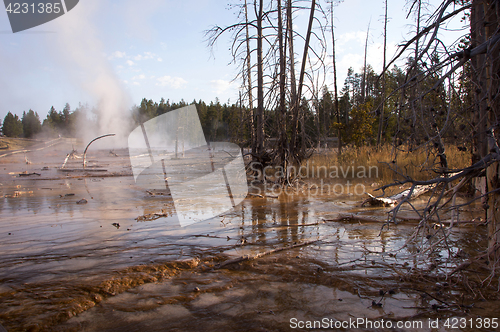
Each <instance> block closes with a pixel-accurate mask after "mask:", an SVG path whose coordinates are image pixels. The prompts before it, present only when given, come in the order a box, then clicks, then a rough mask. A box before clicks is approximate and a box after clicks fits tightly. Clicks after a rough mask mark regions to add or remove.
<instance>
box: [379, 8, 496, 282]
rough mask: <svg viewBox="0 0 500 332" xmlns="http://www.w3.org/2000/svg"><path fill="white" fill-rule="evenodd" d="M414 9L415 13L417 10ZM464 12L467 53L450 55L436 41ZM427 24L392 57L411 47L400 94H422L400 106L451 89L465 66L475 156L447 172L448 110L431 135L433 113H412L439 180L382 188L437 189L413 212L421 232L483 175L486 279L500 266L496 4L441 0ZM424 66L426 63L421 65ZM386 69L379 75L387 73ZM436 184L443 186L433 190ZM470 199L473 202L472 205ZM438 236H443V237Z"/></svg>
mask: <svg viewBox="0 0 500 332" xmlns="http://www.w3.org/2000/svg"><path fill="white" fill-rule="evenodd" d="M415 3H416V4H420V1H419V0H416V1H415ZM453 6H455V7H453ZM418 8H420V6H418ZM418 8H417V10H419V9H418ZM467 10H471V12H470V32H469V33H468V34H467V36H466V37H468V38H469V40H470V43H469V45H468V47H467V48H465V49H462V50H457V51H455V52H453V51H451V50H449V49H447V48H446V45H443V43H442V42H441V41H440V40H439V39H438V32H439V29H440V27H441V26H442V25H443V24H445V23H446V22H447V21H448V20H449V19H451V18H453V17H455V16H456V15H458V14H460V13H462V12H464V11H467ZM432 19H433V21H432V22H430V25H429V26H427V27H425V28H423V29H420V27H419V28H418V29H417V34H416V36H415V37H413V38H412V39H411V40H409V41H408V42H406V43H405V44H404V45H402V47H401V49H400V51H399V52H398V55H397V56H396V58H395V59H397V58H398V57H400V56H401V55H402V54H403V53H404V52H405V51H406V50H408V49H409V48H410V47H411V46H412V45H413V46H414V47H416V53H415V56H414V58H413V59H412V64H411V67H412V68H413V69H417V68H419V70H414V71H409V72H412V75H409V76H408V77H407V80H406V82H405V83H404V84H403V85H402V86H401V87H400V88H399V89H409V88H411V87H412V86H415V84H422V85H421V87H420V88H422V89H421V90H415V91H418V94H417V95H415V96H411V97H410V98H409V99H408V100H407V101H406V103H404V105H402V106H401V107H406V108H410V109H411V104H412V103H414V104H416V103H417V102H419V101H420V100H422V99H423V98H424V97H429V96H430V97H432V94H435V93H436V91H439V89H441V88H440V87H441V86H442V84H443V82H445V81H447V82H448V83H447V84H448V86H449V87H450V88H452V89H453V88H454V85H453V81H452V80H451V79H450V78H451V77H452V76H453V75H455V73H456V72H458V71H461V70H463V71H464V73H466V71H465V70H464V66H465V65H466V64H467V63H470V65H471V66H470V67H471V68H472V69H471V70H470V75H471V76H470V79H471V80H472V82H473V85H474V90H473V91H472V93H475V94H476V95H475V101H476V102H475V109H474V112H473V114H472V117H473V119H472V124H473V125H474V131H473V137H474V144H475V154H476V155H475V156H474V161H473V163H472V165H471V166H469V167H467V168H465V169H462V170H449V169H447V163H446V155H445V151H444V150H442V146H441V145H442V134H443V132H444V130H445V128H446V125H447V123H448V122H449V121H450V120H449V119H450V118H453V110H452V109H450V107H449V106H448V108H447V109H446V112H445V116H446V118H445V120H443V121H445V123H444V124H443V125H442V126H441V127H439V126H438V125H436V126H432V127H433V128H434V129H433V130H429V129H428V128H429V127H425V124H423V123H422V122H424V121H431V120H432V119H433V117H434V115H433V114H434V113H433V112H431V111H430V112H428V113H427V114H424V113H422V112H420V113H416V114H415V115H416V117H415V119H414V121H415V124H416V125H419V126H421V127H420V128H423V129H424V130H428V132H427V133H426V135H427V137H428V138H430V142H429V143H427V144H431V143H432V144H433V146H434V147H435V149H436V151H437V156H438V159H439V165H440V167H439V170H438V172H439V173H440V174H441V175H440V176H438V177H436V178H434V179H431V180H427V181H415V180H413V179H410V178H408V177H406V178H405V180H404V181H399V182H398V183H397V184H395V183H394V184H390V185H387V186H384V187H382V189H385V188H387V187H389V186H393V185H400V184H401V183H408V182H410V183H411V184H412V188H415V187H416V186H422V185H424V186H425V185H436V189H435V190H434V193H433V197H434V201H433V202H432V204H431V203H430V202H429V205H428V206H427V207H426V208H424V209H423V210H416V209H415V212H417V213H418V214H419V215H420V217H421V224H420V227H424V225H425V223H426V221H427V220H429V219H430V218H433V217H437V220H440V217H441V215H442V214H443V213H444V211H446V207H445V206H446V205H447V204H448V203H449V202H450V201H451V200H452V199H451V198H450V199H447V198H445V197H446V194H447V193H450V192H452V193H456V192H457V191H458V189H460V188H461V187H463V186H464V185H465V184H466V183H467V182H468V181H470V180H471V179H473V178H476V177H478V176H481V175H482V174H485V175H486V187H485V190H484V192H483V193H481V195H482V197H484V198H485V200H484V209H485V215H486V218H485V221H486V223H487V225H488V248H485V249H487V250H486V257H488V259H489V260H490V264H489V265H488V266H489V267H490V268H491V269H492V274H491V276H494V275H495V270H496V269H498V267H499V266H500V181H499V180H498V179H499V178H500V168H499V161H500V148H499V146H498V141H499V138H500V137H499V131H500V128H499V124H500V123H499V119H500V94H499V92H500V57H499V55H500V50H499V47H500V44H499V41H500V3H499V2H498V1H495V0H472V1H470V2H467V1H464V2H463V4H462V5H460V6H458V5H457V4H456V1H454V0H444V1H443V2H442V3H441V5H440V6H439V7H438V9H437V10H436V12H435V13H434V14H433V15H432ZM424 37H425V38H426V39H425V43H423V42H422V40H424ZM419 41H420V42H422V46H421V47H420V46H417V45H418V43H419ZM438 47H442V48H444V49H443V50H442V52H441V53H437V51H436V50H437V49H438ZM395 59H393V60H392V61H391V62H390V63H389V64H388V66H390V65H391V64H392V62H393V61H395ZM433 59H434V60H433ZM427 61H429V63H426V62H427ZM388 66H386V68H384V70H387V67H388ZM382 74H383V73H382ZM428 77H435V82H434V84H433V85H432V86H428V87H426V86H424V85H423V82H424V79H425V78H428ZM430 97H429V98H430ZM450 173H453V174H450ZM454 181H455V182H454ZM457 181H458V184H457V183H456V182H457ZM438 184H442V185H441V186H438ZM450 187H451V188H450ZM474 200H475V199H472V201H474ZM404 203H405V200H403V201H401V202H400V203H399V204H398V205H397V206H396V207H395V208H394V209H393V210H392V217H395V216H396V214H397V213H398V211H399V208H400V207H401V205H402V204H404ZM452 208H454V207H452ZM455 209H456V208H455ZM457 211H458V210H457ZM443 235H446V234H444V232H443Z"/></svg>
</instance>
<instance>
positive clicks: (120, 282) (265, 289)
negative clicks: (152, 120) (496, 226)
mask: <svg viewBox="0 0 500 332" xmlns="http://www.w3.org/2000/svg"><path fill="white" fill-rule="evenodd" d="M69 151H71V148H70V147H67V146H66V147H64V146H61V147H59V149H55V150H51V151H50V152H45V153H43V154H41V153H40V152H38V153H37V154H27V156H26V157H27V158H28V160H30V161H31V164H26V162H25V158H24V155H16V156H11V157H6V158H2V159H0V169H1V170H2V172H1V173H0V182H1V184H2V185H1V186H0V188H1V193H2V197H3V198H0V211H1V215H0V239H1V241H0V255H1V259H0V323H1V324H2V325H3V326H4V327H6V328H7V330H8V331H25V330H28V331H38V330H40V331H146V330H147V331H166V330H168V331H199V330H203V331H219V330H223V329H224V330H231V331H259V330H262V331H286V330H297V329H298V330H301V328H299V327H302V326H304V328H305V327H307V325H300V324H307V322H314V321H321V322H322V324H327V322H328V324H329V325H328V324H327V325H328V327H332V326H334V324H336V322H337V324H340V323H342V322H347V321H349V320H356V319H358V318H359V319H361V318H366V319H371V320H373V322H375V324H377V322H378V323H379V324H380V321H381V320H382V319H385V320H389V321H391V323H392V324H396V323H397V322H398V321H401V322H414V323H415V322H416V323H415V324H418V322H422V324H423V325H422V326H418V325H416V328H415V329H403V330H415V331H417V330H419V331H420V330H422V329H423V330H431V328H430V326H429V319H436V318H441V319H442V320H441V321H440V324H441V325H440V326H439V329H435V330H446V328H445V327H444V325H443V324H444V323H445V322H446V319H447V318H450V317H455V316H456V317H473V318H474V319H476V318H477V316H478V315H483V316H484V317H491V318H493V317H494V315H495V314H496V313H498V312H500V310H497V309H500V306H499V303H498V302H497V301H496V300H495V299H494V298H491V297H490V298H488V299H487V301H486V302H479V301H478V300H477V299H476V298H473V297H472V296H469V295H463V296H462V298H463V301H464V304H467V305H470V304H474V305H475V307H473V308H472V309H470V310H469V309H468V310H455V311H453V310H449V308H447V309H448V310H441V311H439V310H438V309H439V308H438V309H436V310H433V309H432V308H433V306H434V307H435V308H436V307H439V306H442V304H443V303H442V302H447V303H448V302H450V303H451V302H452V299H454V297H453V296H455V297H457V296H461V295H460V294H458V293H457V292H459V291H457V290H454V289H453V288H452V287H451V286H447V284H451V283H452V281H451V280H449V281H447V284H446V283H445V281H439V282H437V281H436V280H435V279H432V278H429V280H427V281H425V280H423V281H422V282H420V283H415V282H414V281H409V279H408V278H407V277H406V273H408V274H411V273H412V271H416V270H417V269H420V270H419V271H421V270H422V269H424V270H425V269H429V271H431V270H432V268H431V266H432V264H436V265H439V269H440V270H441V271H444V272H446V271H447V270H449V269H452V268H453V266H454V265H452V264H451V262H450V263H449V264H448V263H442V261H443V260H444V259H445V258H447V257H449V256H451V257H455V256H456V255H457V254H458V250H457V249H455V247H453V246H452V249H451V250H447V249H446V248H445V247H443V246H437V247H436V250H435V251H434V253H433V256H431V258H426V257H427V256H425V257H421V258H416V257H418V256H416V255H415V254H416V251H417V250H420V249H419V248H418V243H416V244H415V243H411V244H410V245H408V246H406V247H405V246H404V245H405V243H406V241H407V239H408V238H409V237H410V235H411V234H412V233H413V231H414V226H415V224H412V225H404V224H399V225H391V227H389V228H384V230H383V231H381V224H382V223H381V222H378V223H367V222H364V223H358V222H356V223H346V222H341V221H335V222H332V221H329V222H323V221H324V220H328V219H335V218H336V217H337V216H338V215H339V214H344V213H359V214H360V215H363V216H369V217H372V218H376V219H378V220H380V221H383V220H385V219H386V213H387V211H388V210H389V209H388V208H359V203H360V202H361V201H362V200H363V199H364V197H360V196H356V195H335V196H332V195H324V194H323V195H319V194H318V195H316V194H311V191H310V190H309V191H308V190H307V189H304V188H301V189H304V190H303V191H298V192H293V191H292V192H289V194H282V195H280V196H279V197H278V198H271V197H266V198H260V197H252V196H249V197H247V199H246V200H244V201H243V203H242V204H240V205H238V206H237V207H236V208H235V209H233V210H232V211H228V212H227V213H225V214H223V215H222V216H219V217H216V218H213V219H211V220H207V221H204V222H200V223H196V224H193V225H190V226H188V227H180V225H179V223H178V221H177V219H176V217H175V213H174V207H173V204H172V200H171V199H170V198H169V197H168V196H164V195H155V196H152V195H150V194H148V193H147V192H146V191H145V190H144V189H141V188H139V187H137V186H135V183H134V179H133V177H132V176H131V172H130V165H129V162H128V156H127V155H126V151H121V150H120V151H116V152H117V154H118V157H115V156H112V155H110V154H109V152H108V151H104V150H102V151H95V152H94V153H93V154H89V165H91V166H92V167H94V168H95V167H101V169H105V171H103V172H91V173H88V174H87V175H85V173H83V172H67V173H63V172H59V171H57V167H59V166H60V164H61V163H62V161H63V160H64V157H65V156H66V153H68V152H69ZM44 167H46V168H48V169H45V170H42V169H43V168H44ZM67 167H73V168H77V167H81V166H79V164H78V160H77V161H70V162H69V163H68V165H67ZM22 171H27V172H28V173H31V172H36V173H39V174H40V175H39V176H38V175H32V176H22V177H19V176H18V175H16V174H9V173H16V172H17V173H18V172H22ZM366 186H367V187H369V183H366ZM81 199H86V200H87V203H85V204H77V202H78V201H80V200H81ZM424 203H425V199H422V200H421V201H417V202H416V203H415V204H416V206H418V205H419V204H420V205H422V204H424ZM151 213H161V214H162V215H163V217H161V218H158V219H155V220H147V219H148V218H145V219H146V220H143V221H141V220H136V218H138V217H140V216H143V215H148V214H151ZM405 213H407V214H409V213H410V212H409V211H407V212H405ZM484 234H485V230H484V229H482V228H478V229H475V228H471V227H464V228H457V229H456V230H455V231H453V232H452V234H451V237H450V238H449V240H450V242H452V244H453V243H455V242H456V243H459V244H460V248H461V250H462V252H464V253H466V254H467V255H473V254H476V253H477V252H478V251H479V249H480V248H481V245H484V239H485V236H484ZM425 241H427V240H425ZM428 241H429V242H432V241H433V238H430V239H429V240H428ZM301 243H308V244H307V245H304V246H298V247H296V248H293V249H287V250H282V251H279V252H274V253H271V254H269V255H266V256H263V257H260V258H258V259H254V260H250V261H246V262H242V263H235V264H230V265H227V266H224V267H223V268H218V266H219V265H218V264H221V263H223V262H225V261H227V260H228V259H232V258H236V257H240V256H243V255H256V254H258V253H262V252H265V251H270V250H272V249H276V248H282V247H286V246H289V245H293V244H301ZM454 263H456V261H454ZM447 264H448V265H447ZM423 279H425V278H423ZM454 292H455V293H456V294H455V293H454ZM431 293H432V294H431ZM440 301H442V302H440ZM486 308H488V309H486ZM294 319H295V320H294ZM338 322H340V323H338ZM373 322H372V323H373ZM294 324H295V327H297V328H295V329H294V328H292V327H294ZM311 324H312V323H311ZM332 324H333V325H332ZM325 326H326V325H322V326H321V327H325ZM394 326H395V325H394ZM343 327H344V328H345V330H356V329H357V328H366V327H367V326H366V325H360V326H356V328H354V327H353V325H348V326H343ZM382 327H385V328H386V330H398V329H395V328H388V327H387V326H382ZM450 328H451V327H450ZM372 329H373V330H380V326H378V327H377V326H375V327H373V326H372ZM368 330H370V326H368ZM399 330H401V329H399ZM454 330H456V329H454ZM459 330H468V327H466V328H462V329H459ZM472 330H474V329H472ZM486 330H488V329H486ZM490 330H491V329H490Z"/></svg>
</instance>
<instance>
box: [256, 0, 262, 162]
mask: <svg viewBox="0 0 500 332" xmlns="http://www.w3.org/2000/svg"><path fill="white" fill-rule="evenodd" d="M255 1H256V0H255ZM263 7H264V1H263V0H259V14H258V16H257V128H256V129H257V133H256V135H255V136H256V138H257V155H259V156H262V155H263V153H264V70H263V58H262V38H263V35H262V20H263Z"/></svg>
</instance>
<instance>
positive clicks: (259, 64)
mask: <svg viewBox="0 0 500 332" xmlns="http://www.w3.org/2000/svg"><path fill="white" fill-rule="evenodd" d="M283 2H284V3H282V0H280V1H264V0H254V2H253V3H247V2H245V4H244V5H243V6H241V7H240V15H239V17H240V18H241V17H244V19H243V20H242V21H241V22H239V23H236V24H233V25H230V26H227V27H219V26H215V27H213V28H211V29H210V30H208V31H207V37H208V38H207V39H208V44H209V46H213V45H214V44H215V42H216V41H217V40H218V39H219V38H220V36H222V35H223V34H225V33H227V32H232V33H233V37H232V40H233V42H232V44H231V52H232V55H233V59H234V62H235V63H239V64H240V66H242V67H245V68H242V70H241V71H240V73H243V74H242V78H243V79H244V80H245V81H246V83H245V85H246V86H247V87H248V92H247V93H246V94H247V97H248V99H249V101H250V102H251V100H252V89H257V107H256V109H255V116H254V117H253V119H255V126H254V129H255V130H254V131H253V132H252V134H253V136H252V147H254V146H255V148H254V149H252V156H253V159H254V161H255V162H258V163H262V162H271V163H272V164H274V165H275V166H281V167H283V168H284V169H288V165H290V164H294V165H299V164H300V163H301V161H302V160H303V159H304V158H305V157H307V156H308V153H309V150H308V149H309V145H308V144H306V143H305V142H306V141H307V142H308V140H307V138H306V131H305V116H304V113H303V110H302V109H303V108H302V102H303V98H304V95H305V94H306V93H305V92H306V91H307V98H310V97H311V94H310V92H311V91H314V90H315V89H314V84H315V83H314V75H316V74H315V73H314V71H315V70H318V68H317V67H321V66H323V65H324V63H323V60H322V57H323V52H318V51H317V50H315V49H313V48H312V47H311V46H310V44H311V39H312V38H315V39H316V40H322V39H323V38H324V36H323V35H318V34H317V33H315V32H314V31H313V24H314V23H316V24H319V25H320V29H319V31H322V23H321V20H320V19H319V18H317V17H316V13H320V14H324V13H323V11H322V9H321V6H320V5H319V4H318V3H317V2H316V0H313V1H311V3H310V5H309V4H308V5H307V6H306V7H301V6H299V5H298V4H300V2H294V1H292V0H285V1H283ZM252 6H253V10H250V8H251V7H252ZM299 10H308V11H309V24H308V29H307V32H306V33H305V34H303V35H301V34H299V33H298V32H297V31H295V30H294V28H293V19H294V15H295V12H296V11H299ZM250 14H251V15H253V17H252V18H251V17H250ZM250 30H253V31H255V33H254V34H252V33H251V32H250ZM297 41H298V42H299V44H298V45H300V46H302V45H303V52H302V53H301V54H300V55H301V57H302V62H301V67H300V71H298V72H297V71H296V56H297V55H298V54H297V53H296V51H295V49H294V47H295V46H296V42H297ZM319 44H321V45H324V44H325V43H324V42H322V41H320V43H319ZM251 55H255V56H254V58H253V59H255V61H256V62H255V63H253V64H250V61H251V60H253V59H252V58H251ZM311 56H313V57H315V59H319V60H318V61H316V62H315V63H319V64H318V66H317V67H314V68H313V69H311V68H312V67H313V66H312V65H310V66H309V67H307V64H308V63H309V64H311V61H310V60H311ZM241 59H244V61H241ZM252 70H253V72H252ZM255 74H256V80H255V81H256V83H257V84H256V85H252V83H253V82H254V81H253V80H252V79H251V77H252V76H253V75H255ZM254 77H255V76H254ZM297 77H298V80H297ZM316 78H317V77H316ZM316 90H318V89H316ZM272 112H274V116H272V117H271V116H270V115H271V114H272ZM269 118H272V119H273V120H275V121H276V123H278V124H279V128H276V126H273V127H269V125H268V124H267V123H268V121H269ZM271 135H276V136H277V138H278V139H277V142H278V144H275V145H274V146H272V147H271V146H269V144H267V145H266V144H265V141H266V136H271ZM286 178H288V175H287V176H286Z"/></svg>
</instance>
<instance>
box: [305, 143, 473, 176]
mask: <svg viewBox="0 0 500 332" xmlns="http://www.w3.org/2000/svg"><path fill="white" fill-rule="evenodd" d="M445 149H446V157H447V160H448V165H449V168H450V169H459V168H463V167H467V166H469V165H470V160H471V156H470V152H464V151H459V150H458V148H457V147H456V146H453V145H448V146H446V147H445ZM302 166H305V167H307V168H308V170H309V172H308V174H309V177H311V175H312V174H313V172H312V171H313V170H314V171H315V173H314V176H312V177H325V176H324V175H325V172H324V170H325V167H326V169H328V170H329V172H328V175H329V174H335V171H336V170H338V172H337V173H338V174H339V177H340V178H359V177H360V176H358V175H362V174H363V169H364V170H365V171H366V172H365V174H366V175H367V176H366V177H370V178H372V179H373V181H374V182H382V183H389V182H392V181H394V180H400V179H403V175H405V176H409V177H411V178H413V179H415V180H427V179H430V178H433V177H436V176H437V173H436V171H437V170H438V168H439V158H437V156H436V152H435V151H427V150H424V149H420V150H417V151H413V152H404V151H401V150H399V151H396V150H395V149H394V148H393V147H392V146H390V145H385V146H383V147H381V148H380V149H379V150H377V149H376V148H375V147H361V148H354V147H349V148H344V149H343V151H342V155H341V156H340V157H339V156H338V155H337V152H336V151H335V150H327V151H321V152H319V153H315V154H314V155H313V156H312V157H311V158H309V159H308V160H306V161H304V162H303V163H302ZM353 169H354V176H353V172H352V171H353ZM375 169H376V170H377V172H375ZM318 170H319V171H320V172H318ZM370 170H371V176H368V175H370V174H369V171H370ZM394 170H397V171H398V172H399V173H401V174H397V173H396V172H394ZM331 171H334V173H331ZM318 173H319V174H318ZM344 175H345V176H344ZM375 175H376V176H375ZM327 177H331V176H327Z"/></svg>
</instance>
